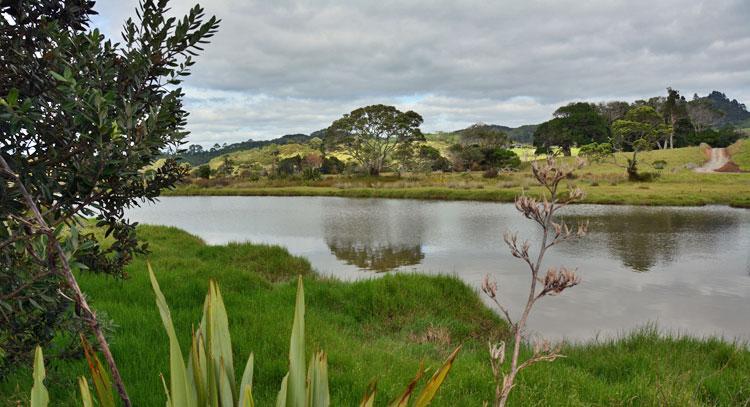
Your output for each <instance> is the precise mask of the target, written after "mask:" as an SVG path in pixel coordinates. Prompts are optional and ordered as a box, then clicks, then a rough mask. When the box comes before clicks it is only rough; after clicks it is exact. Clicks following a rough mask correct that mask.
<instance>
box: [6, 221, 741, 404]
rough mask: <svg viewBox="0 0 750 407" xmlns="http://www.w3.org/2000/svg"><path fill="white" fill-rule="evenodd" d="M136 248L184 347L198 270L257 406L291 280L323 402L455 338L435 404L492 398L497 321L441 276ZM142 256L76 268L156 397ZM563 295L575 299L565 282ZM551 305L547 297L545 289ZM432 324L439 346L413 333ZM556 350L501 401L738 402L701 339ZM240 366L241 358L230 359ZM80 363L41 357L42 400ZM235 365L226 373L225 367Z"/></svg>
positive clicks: (728, 354) (405, 372)
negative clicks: (321, 372) (364, 273)
mask: <svg viewBox="0 0 750 407" xmlns="http://www.w3.org/2000/svg"><path fill="white" fill-rule="evenodd" d="M139 233H140V235H141V236H142V237H143V238H145V239H146V240H147V241H149V242H150V243H151V248H152V250H153V253H152V254H151V255H150V256H149V258H150V261H151V262H152V264H153V266H154V269H155V271H156V273H157V277H158V279H159V282H160V285H161V288H162V290H163V291H164V293H165V296H166V298H167V301H168V302H169V304H170V307H171V310H172V317H173V319H174V322H175V325H176V328H177V331H178V333H179V334H180V339H181V341H182V342H181V343H182V347H183V351H184V352H186V351H187V346H188V341H189V336H190V334H189V332H190V329H191V326H194V325H195V324H196V323H198V319H199V318H200V314H201V310H202V301H203V298H204V296H205V292H206V289H207V285H208V280H209V279H216V280H217V281H218V282H219V284H220V286H221V289H222V293H223V296H224V300H225V302H226V306H227V310H228V313H229V318H230V319H229V324H230V329H231V333H232V339H233V346H234V350H235V355H236V358H237V360H244V359H245V358H246V357H247V355H248V354H249V353H250V352H254V353H255V366H256V371H255V388H254V393H255V395H256V400H257V401H258V405H269V404H271V403H272V401H273V399H274V397H275V394H276V392H277V391H278V386H279V383H280V381H281V378H282V376H283V375H284V374H285V372H286V364H287V360H286V355H287V349H288V338H289V334H290V331H291V322H292V311H293V306H294V294H295V287H294V283H293V280H294V279H293V277H294V276H295V275H297V274H302V275H304V276H305V291H306V302H307V315H306V318H307V332H306V335H307V351H308V354H310V353H311V352H313V351H314V350H317V349H324V350H326V351H327V352H328V353H329V366H330V367H329V369H330V376H331V379H330V380H331V392H332V399H333V405H342V406H343V405H355V404H356V403H357V402H358V401H359V398H360V397H361V395H362V393H363V391H364V390H365V388H366V386H367V384H368V383H369V382H370V380H372V379H373V378H377V379H378V388H379V398H378V399H379V401H380V405H382V403H384V402H385V401H387V400H389V399H390V398H392V397H394V396H395V395H397V393H398V392H399V391H400V390H401V389H402V388H403V386H405V384H406V383H407V382H408V380H409V379H410V378H411V377H412V375H413V374H414V372H415V371H416V369H417V366H418V365H419V362H420V360H425V362H426V364H427V366H432V367H436V366H438V364H439V363H440V361H441V360H442V359H443V358H445V357H446V356H447V354H448V353H449V352H450V350H452V348H453V347H455V346H456V345H457V344H459V343H463V344H464V349H463V350H462V351H461V353H460V355H459V357H458V359H457V361H456V364H455V366H454V369H453V371H452V372H451V374H450V376H449V377H448V380H447V381H446V384H445V385H444V386H443V388H442V389H441V391H440V392H439V394H438V397H437V399H436V401H435V403H434V405H437V406H456V405H481V404H482V402H483V401H484V400H489V399H490V398H491V397H492V394H493V387H492V383H491V378H490V376H491V374H490V369H489V365H488V362H487V350H486V344H487V341H488V340H496V339H497V338H498V337H501V336H503V335H504V332H505V331H504V328H503V325H502V324H501V323H500V321H499V319H498V318H497V316H496V315H495V314H493V313H492V312H491V311H490V310H489V309H487V308H486V307H484V305H483V304H482V303H481V301H480V299H479V298H478V296H477V295H476V293H475V292H474V291H473V290H472V289H470V288H469V287H467V286H466V285H465V284H463V283H462V282H460V281H459V280H457V279H456V278H453V277H435V276H424V275H415V274H408V275H404V274H399V275H388V276H385V277H383V278H378V279H373V280H367V281H361V282H356V283H344V282H340V281H336V280H332V279H327V278H321V277H318V276H317V275H316V274H315V273H313V272H312V270H311V269H310V265H309V263H308V262H307V261H305V260H304V259H301V258H298V257H293V256H291V255H289V254H288V253H287V252H286V251H285V250H284V249H281V248H278V247H273V246H262V245H252V244H230V245H226V246H206V245H205V244H204V243H203V242H202V241H201V240H200V239H198V238H196V237H194V236H191V235H189V234H187V233H185V232H183V231H180V230H178V229H174V228H167V227H155V226H141V227H140V228H139ZM145 260H146V259H144V258H139V259H137V260H136V261H135V262H134V263H133V264H132V265H130V266H129V267H128V273H129V275H130V278H129V279H127V280H125V281H115V280H112V279H111V278H108V277H104V276H97V275H91V274H83V275H81V276H80V280H81V285H82V287H83V289H84V291H86V292H87V293H88V294H89V297H90V299H91V301H92V303H93V304H94V307H95V308H96V309H97V310H99V311H100V312H106V314H107V316H108V317H109V318H111V319H112V320H113V321H114V322H115V323H116V324H117V325H118V327H117V328H116V330H115V332H114V334H113V336H112V338H111V343H112V350H113V353H114V356H115V358H116V359H117V360H118V362H119V364H120V367H121V369H122V373H123V375H124V378H125V381H126V383H127V384H128V388H129V391H130V393H131V397H132V398H133V401H134V405H136V406H157V405H163V403H164V395H163V389H162V385H161V382H160V380H159V373H167V372H168V360H167V359H168V358H167V355H168V351H167V338H166V334H165V333H164V331H163V328H162V325H161V321H160V320H159V316H158V312H157V310H156V306H155V304H154V299H153V293H152V291H151V288H150V285H149V282H148V278H147V274H146V272H145V268H146V266H145ZM565 295H575V292H574V290H573V291H571V292H569V293H566V294H565ZM550 301H554V299H550ZM428 329H429V330H437V331H439V332H443V333H444V337H446V338H450V343H445V342H440V341H437V342H436V341H426V340H425V333H426V332H427V330H428ZM563 353H564V354H565V355H566V356H567V357H565V358H562V359H559V360H557V361H555V362H553V363H543V364H539V365H536V366H534V367H532V368H530V369H528V370H526V371H524V373H522V374H521V376H520V377H519V381H518V385H517V387H516V388H515V390H514V393H513V397H512V402H513V403H512V405H680V406H682V405H691V404H695V405H743V403H747V402H748V401H750V352H748V350H747V347H746V346H745V345H742V346H735V345H733V344H728V343H724V342H721V341H718V340H714V339H706V340H698V339H689V338H667V337H663V336H660V335H659V334H657V333H656V331H655V330H654V329H653V328H646V329H643V330H641V331H638V332H635V333H632V334H630V335H628V336H627V337H625V338H624V339H620V340H616V341H607V342H599V343H589V344H585V345H569V346H566V347H565V348H564V349H563ZM237 365H238V366H237V367H238V368H241V367H242V366H240V365H241V363H239V362H237ZM81 374H86V370H85V367H84V363H83V362H82V361H51V362H50V363H49V364H48V387H49V388H50V392H51V396H52V399H53V400H54V401H55V403H54V405H77V403H76V401H75V399H76V392H77V390H75V389H76V388H77V386H76V385H75V378H76V376H78V375H81ZM238 374H239V372H238ZM30 378H31V373H30V371H29V370H28V369H19V370H18V371H17V372H15V373H14V374H13V375H12V376H11V377H9V378H6V379H5V380H3V381H2V382H0V400H6V401H7V402H6V403H4V404H0V405H3V406H5V405H8V406H15V405H16V401H17V400H25V398H26V397H27V394H28V390H29V389H30V387H31V380H30Z"/></svg>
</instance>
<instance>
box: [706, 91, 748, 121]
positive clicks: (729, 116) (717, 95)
mask: <svg viewBox="0 0 750 407" xmlns="http://www.w3.org/2000/svg"><path fill="white" fill-rule="evenodd" d="M696 96H697V95H696ZM693 99H698V98H696V97H694V98H693ZM699 99H702V100H705V101H707V102H709V103H710V104H711V106H713V108H714V109H716V110H718V111H720V112H721V113H722V117H721V118H720V119H719V120H718V122H717V123H716V124H718V125H719V126H724V125H727V124H739V123H741V122H743V121H745V120H748V119H750V112H748V111H747V106H745V104H744V103H740V102H738V101H737V99H732V100H730V99H729V98H728V97H727V95H725V94H724V93H721V92H719V91H713V92H711V93H710V94H708V95H707V96H705V97H703V98H699Z"/></svg>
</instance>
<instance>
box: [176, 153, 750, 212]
mask: <svg viewBox="0 0 750 407" xmlns="http://www.w3.org/2000/svg"><path fill="white" fill-rule="evenodd" d="M730 151H731V152H732V154H733V159H734V160H735V162H737V164H738V165H740V167H741V168H743V169H745V170H748V171H750V143H748V142H747V140H743V141H740V142H738V143H737V144H735V145H734V146H732V148H731V149H730ZM640 157H641V158H640V160H641V162H642V164H641V168H642V171H643V172H646V173H650V174H653V176H654V179H653V180H652V181H650V182H630V181H628V180H627V177H626V174H625V170H624V168H623V167H622V165H623V164H624V163H625V161H626V158H627V156H626V155H625V154H618V155H617V156H616V159H615V161H614V162H611V161H608V162H598V163H590V164H589V165H588V166H586V167H584V168H583V169H582V170H580V171H579V172H578V176H577V178H576V179H573V180H570V183H571V184H577V185H579V186H581V187H583V188H584V189H585V190H586V192H587V197H586V199H585V200H584V201H583V202H584V203H598V204H632V205H662V206H664V205H669V206H672V205H677V206H700V205H709V204H722V205H732V206H737V207H750V173H740V174H703V173H696V172H694V171H693V170H692V168H694V167H695V166H699V165H702V164H703V162H704V161H705V159H706V157H705V155H704V154H703V153H702V152H701V151H700V149H699V148H698V147H687V148H679V149H674V150H659V151H650V152H647V153H643V154H641V155H640ZM567 160H572V158H567ZM660 160H664V161H666V162H667V164H666V167H665V168H663V169H661V170H656V169H654V168H652V167H651V163H653V162H655V161H660ZM535 185H536V183H535V182H534V180H533V179H532V178H531V170H530V164H529V163H524V164H523V165H522V167H521V169H520V170H519V171H518V172H515V173H506V174H501V175H499V176H498V177H497V178H484V177H483V176H482V173H480V172H474V173H445V174H443V173H440V174H438V173H433V174H408V175H404V176H401V177H398V176H394V175H385V176H381V177H375V178H373V177H356V176H343V175H332V176H326V177H325V178H324V179H322V180H319V181H303V180H300V179H276V180H269V179H261V180H259V181H247V180H243V179H241V178H231V179H216V180H208V181H206V180H195V181H191V182H188V183H186V184H183V185H181V186H180V187H178V188H177V189H176V190H173V191H169V192H167V195H183V196H192V195H249V196H252V195H257V196H263V195H273V196H340V197H368V198H370V197H376V198H406V199H441V200H477V201H497V202H510V201H512V200H513V199H514V198H515V197H516V196H517V195H519V194H522V193H538V192H541V191H540V190H539V189H538V187H536V186H535Z"/></svg>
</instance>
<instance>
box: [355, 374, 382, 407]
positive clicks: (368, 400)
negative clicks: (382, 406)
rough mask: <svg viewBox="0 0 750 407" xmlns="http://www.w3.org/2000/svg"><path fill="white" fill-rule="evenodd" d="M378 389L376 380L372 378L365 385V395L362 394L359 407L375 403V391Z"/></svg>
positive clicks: (368, 406)
mask: <svg viewBox="0 0 750 407" xmlns="http://www.w3.org/2000/svg"><path fill="white" fill-rule="evenodd" d="M377 391H378V382H377V381H375V380H373V381H372V382H370V384H369V385H368V386H367V390H366V391H365V395H364V396H362V401H360V402H359V407H372V406H374V405H375V393H377Z"/></svg>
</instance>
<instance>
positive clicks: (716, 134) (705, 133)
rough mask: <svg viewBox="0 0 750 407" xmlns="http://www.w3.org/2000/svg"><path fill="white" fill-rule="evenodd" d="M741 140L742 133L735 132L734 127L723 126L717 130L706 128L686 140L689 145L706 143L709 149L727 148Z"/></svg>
mask: <svg viewBox="0 0 750 407" xmlns="http://www.w3.org/2000/svg"><path fill="white" fill-rule="evenodd" d="M741 138H742V133H740V132H739V131H737V130H736V129H735V128H734V127H731V126H724V127H722V128H719V129H711V128H708V129H704V130H701V131H699V132H696V133H693V134H692V135H691V136H690V137H689V138H688V143H689V144H690V145H699V144H701V143H706V144H708V145H710V146H711V147H728V146H730V145H732V144H734V143H735V142H737V140H739V139H741Z"/></svg>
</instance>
